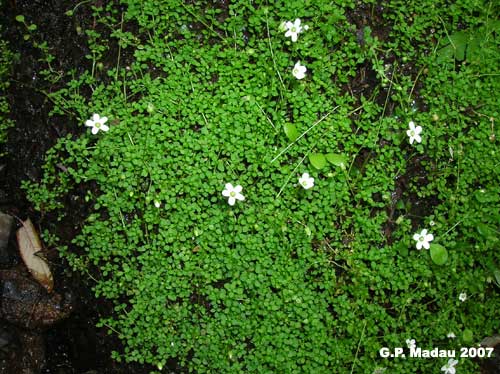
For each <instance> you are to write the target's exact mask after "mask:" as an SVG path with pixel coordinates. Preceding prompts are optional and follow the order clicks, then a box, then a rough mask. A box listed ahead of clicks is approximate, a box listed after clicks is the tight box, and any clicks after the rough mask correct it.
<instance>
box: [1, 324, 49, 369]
mask: <svg viewBox="0 0 500 374" xmlns="http://www.w3.org/2000/svg"><path fill="white" fill-rule="evenodd" d="M44 365H45V342H44V339H43V336H42V335H41V334H39V333H36V332H32V331H20V332H19V333H18V334H17V342H16V344H15V346H14V347H12V348H11V349H9V350H8V351H7V352H6V353H5V358H3V357H2V358H0V374H4V373H5V374H11V373H12V374H13V373H18V374H40V373H41V371H42V369H43V366H44Z"/></svg>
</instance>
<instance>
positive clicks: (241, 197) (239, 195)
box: [235, 193, 245, 201]
mask: <svg viewBox="0 0 500 374" xmlns="http://www.w3.org/2000/svg"><path fill="white" fill-rule="evenodd" d="M235 198H236V199H237V200H240V201H243V200H245V196H243V195H242V194H240V193H238V194H236V196H235Z"/></svg>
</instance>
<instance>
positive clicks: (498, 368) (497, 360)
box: [481, 334, 500, 374]
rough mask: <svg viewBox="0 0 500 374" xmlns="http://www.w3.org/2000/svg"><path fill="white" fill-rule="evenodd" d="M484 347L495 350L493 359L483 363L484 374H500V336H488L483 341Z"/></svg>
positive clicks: (490, 358)
mask: <svg viewBox="0 0 500 374" xmlns="http://www.w3.org/2000/svg"><path fill="white" fill-rule="evenodd" d="M481 346H482V347H489V348H494V351H493V354H492V355H491V357H489V358H486V359H483V360H482V362H481V368H482V371H481V372H482V373H484V374H498V373H500V354H499V353H498V352H499V348H500V334H495V335H493V336H488V337H486V338H484V339H483V340H482V341H481Z"/></svg>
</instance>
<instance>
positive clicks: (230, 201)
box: [227, 196, 236, 205]
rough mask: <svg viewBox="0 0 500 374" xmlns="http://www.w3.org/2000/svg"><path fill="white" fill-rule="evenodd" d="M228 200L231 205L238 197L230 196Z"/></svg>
mask: <svg viewBox="0 0 500 374" xmlns="http://www.w3.org/2000/svg"><path fill="white" fill-rule="evenodd" d="M227 202H228V203H229V205H234V203H235V202H236V199H235V198H234V197H232V196H230V197H229V199H228V200H227Z"/></svg>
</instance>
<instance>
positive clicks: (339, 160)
mask: <svg viewBox="0 0 500 374" xmlns="http://www.w3.org/2000/svg"><path fill="white" fill-rule="evenodd" d="M326 159H327V160H328V162H329V163H331V164H333V165H335V166H340V167H341V168H342V169H345V168H346V165H347V158H346V157H345V156H344V155H343V154H340V153H328V154H327V155H326Z"/></svg>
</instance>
